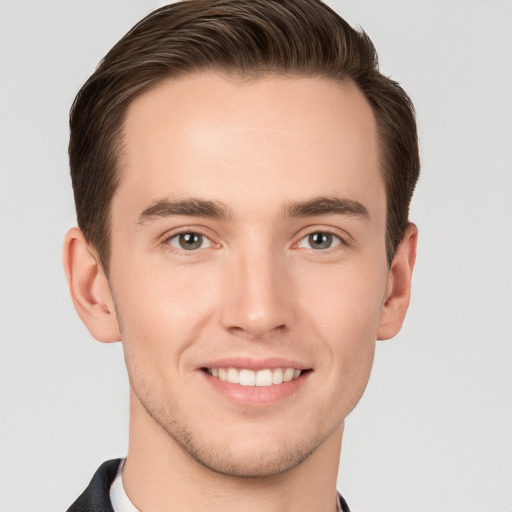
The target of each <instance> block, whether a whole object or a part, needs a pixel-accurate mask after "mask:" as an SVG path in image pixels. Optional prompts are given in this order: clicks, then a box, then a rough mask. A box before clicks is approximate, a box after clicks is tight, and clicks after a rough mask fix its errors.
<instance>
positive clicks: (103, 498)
mask: <svg viewBox="0 0 512 512" xmlns="http://www.w3.org/2000/svg"><path fill="white" fill-rule="evenodd" d="M120 462H121V459H112V460H108V461H106V462H104V463H103V464H102V465H101V466H100V467H99V468H98V470H97V471H96V473H94V476H93V477H92V480H91V482H90V483H89V485H88V486H87V489H85V491H84V492H83V493H82V494H81V495H80V496H79V497H78V498H77V500H76V501H75V502H74V503H73V505H71V506H70V507H69V508H68V509H67V511H66V512H114V509H113V508H112V504H111V503H110V497H109V491H110V485H111V484H112V482H113V480H114V478H115V477H116V473H117V468H118V467H119V463H120Z"/></svg>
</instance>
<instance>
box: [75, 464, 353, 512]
mask: <svg viewBox="0 0 512 512" xmlns="http://www.w3.org/2000/svg"><path fill="white" fill-rule="evenodd" d="M120 462H121V459H113V460H108V461H107V462H104V463H103V464H102V465H101V466H100V467H99V468H98V471H96V473H94V476H93V477H92V480H91V483H90V484H89V486H88V487H87V489H85V491H84V492H83V493H82V494H81V495H80V496H79V497H78V499H77V500H76V501H75V503H73V505H71V507H69V508H68V509H67V511H66V512H114V509H113V508H112V504H111V503H110V495H109V493H110V485H111V484H112V482H113V481H114V478H115V477H116V474H117V468H118V467H119V463H120ZM340 504H341V509H342V510H343V512H350V509H349V508H348V505H347V503H346V502H345V500H344V499H343V498H342V497H341V496H340Z"/></svg>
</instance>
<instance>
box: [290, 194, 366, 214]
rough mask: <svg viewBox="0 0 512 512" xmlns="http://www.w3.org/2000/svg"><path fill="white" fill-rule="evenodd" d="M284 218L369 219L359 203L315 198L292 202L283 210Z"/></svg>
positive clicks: (364, 208) (332, 198)
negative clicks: (336, 217) (335, 216)
mask: <svg viewBox="0 0 512 512" xmlns="http://www.w3.org/2000/svg"><path fill="white" fill-rule="evenodd" d="M284 215H285V217H316V216H320V215H349V216H354V217H362V218H364V219H369V218H370V214H369V213H368V209H367V208H366V206H364V205H363V204H362V203H360V202H359V201H355V200H353V199H343V198H339V197H315V198H313V199H310V200H308V201H299V202H293V203H290V204H289V205H287V206H286V207H285V209H284Z"/></svg>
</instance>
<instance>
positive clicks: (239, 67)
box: [69, 0, 419, 273]
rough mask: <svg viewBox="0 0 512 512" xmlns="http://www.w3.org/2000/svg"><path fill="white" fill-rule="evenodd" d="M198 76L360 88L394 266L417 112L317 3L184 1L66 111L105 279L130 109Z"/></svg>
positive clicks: (158, 15)
mask: <svg viewBox="0 0 512 512" xmlns="http://www.w3.org/2000/svg"><path fill="white" fill-rule="evenodd" d="M204 70H218V71H221V72H223V73H226V74H229V75H234V76H236V77H239V79H241V80H254V79H256V78H257V77H261V76H264V75H267V74H279V75H292V76H303V77H322V78H327V79H330V80H333V81H337V82H352V83H353V84H354V85H356V87H357V88H358V90H359V91H360V92H361V93H362V94H363V96H364V97H365V98H366V100H367V102H368V103H369V105H370V106H371V108H372V111H373V114H374V116H375V120H376V123H377V134H378V139H379V158H380V166H381V167H380V170H381V173H382V176H383V179H384V182H385V187H386V197H387V218H386V240H385V243H386V253H387V259H388V263H389V264H391V261H392V259H393V256H394V253H395V250H396V248H397V246H398V244H399V243H400V241H401V240H402V238H403V234H404V229H405V227H406V226H407V223H408V218H409V204H410V201H411V198H412V194H413V191H414V187H415V184H416V181H417V179H418V175H419V154H418V142H417V133H416V123H415V118H414V109H413V105H412V103H411V101H410V100H409V98H408V96H407V94H406V93H405V92H404V91H403V89H402V88H401V87H400V86H399V85H398V84H397V83H396V82H394V81H393V80H391V79H389V78H387V77H385V76H383V75H382V74H381V73H380V72H379V69H378V59H377V53H376V51H375V48H374V46H373V44H372V42H371V40H370V39H369V37H368V36H367V35H366V34H365V33H364V32H362V31H361V32H357V31H356V30H354V29H353V28H352V27H351V26H350V25H349V24H348V23H347V22H345V21H344V20H343V19H342V18H341V17H340V16H338V15H337V14H336V13H335V12H334V11H332V10H331V9H330V8H329V7H328V6H326V5H325V4H323V3H321V2H319V1H317V0H313V1H310V0H286V1H282V2H277V1H268V0H251V1H249V0H248V1H238V0H232V1H230V0H219V1H209V2H205V1H199V0H197V1H194V0H191V1H190V0H189V1H184V2H178V3H175V4H172V5H168V6H166V7H162V8H161V9H158V10H156V11H154V12H153V13H151V14H149V15H148V16H147V17H146V18H145V19H143V20H142V21H140V22H139V23H138V24H137V25H135V26H134V27H133V28H132V29H131V30H130V31H129V32H128V33H127V34H126V35H125V36H124V37H123V38H122V39H121V40H120V41H119V42H118V43H117V44H116V45H115V46H114V47H113V48H112V49H111V50H110V52H109V53H108V54H107V55H106V56H105V58H104V59H103V60H102V62H101V63H100V65H99V66H98V68H97V69H96V71H95V72H94V73H93V74H92V76H91V77H90V78H89V80H88V81H87V82H86V83H85V84H84V86H83V87H82V89H81V90H80V92H79V93H78V95H77V96H76V99H75V102H74V103H73V107H72V109H71V116H70V128H71V137H70V143H69V157H70V167H71V177H72V182H73V190H74V194H75V204H76V210H77V219H78V225H79V227H80V228H81V230H82V231H83V233H84V235H85V236H86V238H87V240H88V241H89V242H90V243H91V245H92V246H93V247H94V248H95V249H96V250H97V252H98V255H99V258H100V260H101V262H102V264H103V266H104V269H105V271H106V272H107V273H108V270H109V255H110V217H111V214H110V205H111V201H112V198H113V196H114V194H115V191H116V189H117V187H118V185H119V183H120V181H121V180H122V179H123V172H122V166H121V165H120V162H121V157H122V151H123V122H124V119H125V116H126V112H127V109H128V107H129V105H130V104H131V103H132V102H133V100H134V99H135V98H137V97H138V96H140V95H142V94H143V93H144V92H146V91H148V90H150V89H152V88H154V87H156V86H157V85H158V84H159V83H161V82H162V81H164V80H167V79H169V78H173V77H174V78H177V77H180V76H183V75H186V74H190V73H193V72H197V71H204Z"/></svg>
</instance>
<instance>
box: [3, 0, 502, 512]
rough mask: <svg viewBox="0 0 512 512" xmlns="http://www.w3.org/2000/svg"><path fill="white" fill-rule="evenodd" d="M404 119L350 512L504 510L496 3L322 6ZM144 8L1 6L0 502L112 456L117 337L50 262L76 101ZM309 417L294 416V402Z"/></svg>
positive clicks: (122, 386) (346, 456)
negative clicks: (350, 29)
mask: <svg viewBox="0 0 512 512" xmlns="http://www.w3.org/2000/svg"><path fill="white" fill-rule="evenodd" d="M329 3H330V5H332V6H333V7H334V8H335V9H336V10H338V11H339V12H340V13H341V14H342V15H343V16H344V17H346V19H347V20H348V21H350V22H351V23H352V24H354V25H361V26H362V27H364V29H365V30H366V31H367V32H368V33H369V34H370V36H371V37H372V39H373V40H374V42H375V44H376V46H377V48H378V50H379V54H380V57H381V63H382V69H383V70H384V72H385V73H386V74H388V75H391V76H392V77H393V78H394V79H396V80H398V81H400V82H401V83H402V85H403V86H404V88H405V89H406V91H407V92H408V93H409V94H410V96H411V97H412V99H413V101H414V103H415V105H416V108H417V115H418V124H419V133H420V142H421V156H422V177H421V180H420V183H419V186H418V189H417V193H416V196H415V199H414V205H413V208H412V213H411V218H412V220H414V221H415V222H416V223H417V225H418V226H419V230H420V243H419V257H418V262H417V269H416V275H415V279H414V286H413V298H412V304H411V307H410V312H409V315H408V318H407V321H406V323H405V326H404V328H403V331H402V333H401V334H400V335H399V336H398V337H397V338H396V339H395V340H392V341H387V342H380V343H379V344H378V348H377V354H376V360H375V365H374V371H373V375H372V378H371V380H370V384H369V386H368V389H367V392H366V394H365V396H364V397H363V400H362V401H361V403H360V404H359V406H358V407H357V408H356V410H355V411H354V412H353V414H352V415H351V416H350V417H349V418H348V420H347V426H346V432H345V437H344V444H343V450H342V459H341V465H340V475H339V482H338V483H339V488H340V489H341V491H342V493H343V494H344V495H345V497H346V499H347V500H348V502H349V504H350V505H351V508H352V509H353V511H354V512H370V511H379V512H391V511H393V512H427V511H428V512H441V511H446V512H448V511H449V512H510V511H511V510H512V342H511V332H512V258H511V256H512V228H511V225H512V2H511V1H510V0H488V1H484V0H429V1H425V0H386V1H383V0H339V1H334V0H332V1H330V2H329ZM160 5H163V2H161V1H150V0H146V1H143V0H108V1H106V0H95V1H93V0H88V1H87V2H84V1H83V0H61V1H50V0H32V1H28V0H0V171H1V174H0V179H1V181H0V511H1V512H29V511H37V512H50V511H59V510H64V509H65V508H66V507H67V506H69V505H70V504H71V502H72V501H73V500H74V499H75V498H76V496H77V495H78V494H79V493H80V492H82V490H83V489H84V488H85V486H86V484H87V483H88V481H89V480H90V478H91V476H92V474H93V473H94V471H95V470H96V468H97V466H98V465H99V464H100V463H101V462H102V461H104V460H106V459H108V458H112V457H118V456H123V455H124V454H125V453H126V448H127V425H128V382H127V377H126V374H125V369H124V362H123V357H122V351H121V347H120V345H119V344H112V345H103V344H101V343H98V342H96V341H95V340H93V339H92V338H91V337H90V335H89V334H88V332H87V331H86V329H85V328H84V327H83V326H82V324H81V322H80V321H79V319H78V316H77V315H76V313H75V311H74V309H73V306H72V303H71V300H70V298H69V296H68V291H67V285H66V282H65V277H64V273H63V270H62V264H61V246H62V239H63V235H64V233H65V231H66V229H67V228H69V227H71V226H72V225H73V224H74V222H75V217H74V206H73V200H72V192H71V185H70V179H69V176H68V164H67V139H68V124H67V115H68V110H69V107H70V105H71V102H72V100H73V98H74V95H75V94H76V92H77V91H78V89H79V87H80V86H81V84H82V83H83V82H84V81H85V79H86V78H87V77H88V76H89V74H90V73H91V72H92V71H93V69H94V67H95V66H96V64H97V63H98V61H99V60H100V59H101V57H102V56H103V55H104V54H105V53H106V52H107V51H108V49H109V48H110V47H111V46H112V45H113V44H114V43H115V42H116V41H117V40H118V39H119V38H120V37H121V36H122V35H123V34H124V33H125V32H126V31H127V30H128V29H129V28H130V27H131V26H132V25H133V24H134V23H135V22H136V21H138V19H139V18H141V17H142V16H143V15H145V14H146V13H148V12H149V11H151V10H152V9H154V8H156V7H158V6H160ZM304 414H308V411H304Z"/></svg>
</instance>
